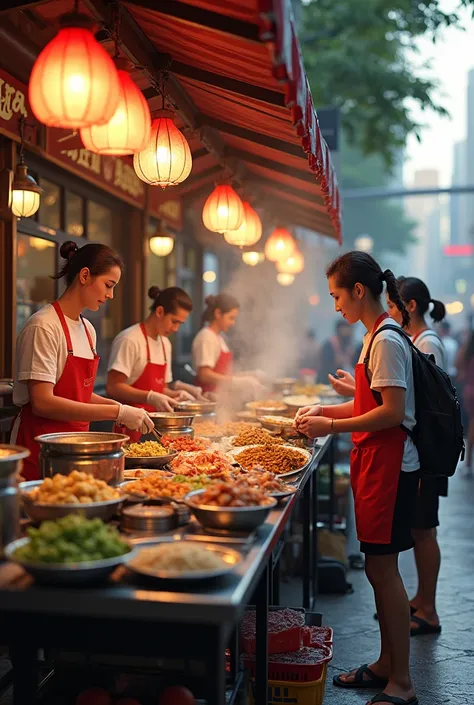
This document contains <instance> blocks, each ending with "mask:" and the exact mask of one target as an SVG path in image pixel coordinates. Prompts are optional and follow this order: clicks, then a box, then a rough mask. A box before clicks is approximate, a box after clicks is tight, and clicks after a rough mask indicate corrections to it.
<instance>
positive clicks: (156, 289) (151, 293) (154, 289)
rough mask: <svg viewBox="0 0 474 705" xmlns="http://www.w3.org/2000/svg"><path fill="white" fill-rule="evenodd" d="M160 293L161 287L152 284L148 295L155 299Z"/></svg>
mask: <svg viewBox="0 0 474 705" xmlns="http://www.w3.org/2000/svg"><path fill="white" fill-rule="evenodd" d="M160 293H161V289H160V287H159V286H150V288H149V289H148V296H149V297H150V299H153V301H154V300H155V299H156V298H158V296H159V295H160Z"/></svg>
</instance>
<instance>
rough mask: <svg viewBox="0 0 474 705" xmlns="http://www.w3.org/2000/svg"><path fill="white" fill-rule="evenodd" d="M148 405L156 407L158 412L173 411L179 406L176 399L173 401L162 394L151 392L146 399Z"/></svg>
mask: <svg viewBox="0 0 474 705" xmlns="http://www.w3.org/2000/svg"><path fill="white" fill-rule="evenodd" d="M146 401H147V404H149V405H150V406H154V407H155V409H156V410H157V411H173V409H174V408H175V406H177V405H178V402H177V401H176V399H172V398H171V397H169V396H167V395H166V394H162V393H161V392H153V391H152V390H150V391H149V392H148V396H147V398H146Z"/></svg>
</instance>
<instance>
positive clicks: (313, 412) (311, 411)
mask: <svg viewBox="0 0 474 705" xmlns="http://www.w3.org/2000/svg"><path fill="white" fill-rule="evenodd" d="M322 410H323V407H322V406H321V404H316V406H303V407H302V408H301V409H298V411H297V412H296V416H295V422H296V420H297V419H300V418H301V417H302V416H321V412H322Z"/></svg>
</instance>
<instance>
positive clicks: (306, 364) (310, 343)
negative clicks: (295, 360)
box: [299, 329, 321, 372]
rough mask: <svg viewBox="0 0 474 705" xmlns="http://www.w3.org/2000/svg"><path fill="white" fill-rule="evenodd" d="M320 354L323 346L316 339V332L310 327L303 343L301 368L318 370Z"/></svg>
mask: <svg viewBox="0 0 474 705" xmlns="http://www.w3.org/2000/svg"><path fill="white" fill-rule="evenodd" d="M320 355H321V346H320V344H319V343H318V341H317V340H316V333H315V332H314V330H311V329H310V330H308V331H306V336H305V339H304V340H303V343H302V344H301V350H300V362H299V368H300V369H309V370H314V371H315V372H317V370H318V368H319V358H320Z"/></svg>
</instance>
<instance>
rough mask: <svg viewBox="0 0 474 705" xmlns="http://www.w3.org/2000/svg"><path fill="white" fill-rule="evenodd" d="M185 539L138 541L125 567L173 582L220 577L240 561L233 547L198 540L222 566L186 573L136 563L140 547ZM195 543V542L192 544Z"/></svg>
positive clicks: (144, 575) (140, 573)
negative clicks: (220, 560)
mask: <svg viewBox="0 0 474 705" xmlns="http://www.w3.org/2000/svg"><path fill="white" fill-rule="evenodd" d="M181 541H186V539H175V538H173V537H172V536H164V537H162V538H159V539H150V541H143V540H142V541H140V545H139V548H138V547H137V548H138V550H137V551H136V552H134V555H133V556H131V557H130V560H127V561H126V565H127V568H128V569H129V570H131V571H132V572H133V573H136V574H137V575H140V576H142V577H145V578H148V579H150V578H152V579H154V580H160V581H163V580H166V581H173V582H186V583H189V582H199V581H202V580H214V579H216V578H221V577H223V576H224V575H227V574H228V573H230V572H232V571H233V570H234V569H235V568H236V567H237V566H238V565H239V564H240V563H241V562H242V558H243V557H242V554H241V553H240V552H239V551H236V550H235V549H233V548H227V547H226V546H222V545H216V544H215V543H211V542H209V543H207V542H200V544H199V545H201V546H205V547H206V548H207V550H209V551H213V552H214V553H216V554H217V555H219V556H220V557H221V558H222V559H223V563H224V564H223V566H222V568H220V569H214V570H202V571H190V572H187V573H176V572H175V571H168V570H160V571H156V572H155V571H148V570H147V569H146V568H145V567H142V566H139V565H137V564H136V558H137V557H138V555H139V552H140V549H142V548H144V549H146V548H152V547H153V546H157V545H158V544H160V543H171V542H176V543H177V542H181ZM186 543H189V544H193V542H192V541H186ZM194 545H195V544H194Z"/></svg>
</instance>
